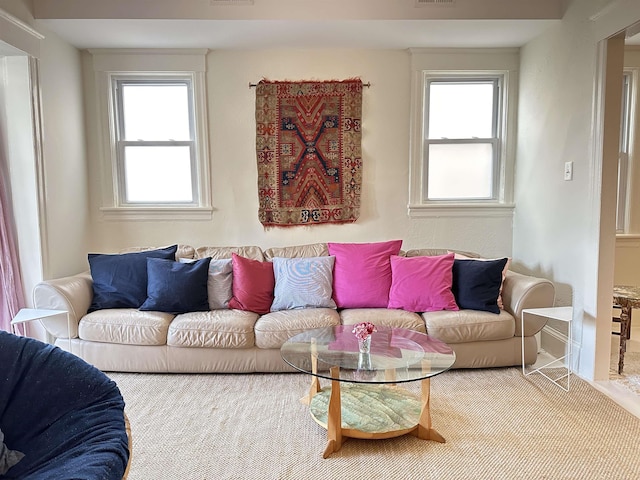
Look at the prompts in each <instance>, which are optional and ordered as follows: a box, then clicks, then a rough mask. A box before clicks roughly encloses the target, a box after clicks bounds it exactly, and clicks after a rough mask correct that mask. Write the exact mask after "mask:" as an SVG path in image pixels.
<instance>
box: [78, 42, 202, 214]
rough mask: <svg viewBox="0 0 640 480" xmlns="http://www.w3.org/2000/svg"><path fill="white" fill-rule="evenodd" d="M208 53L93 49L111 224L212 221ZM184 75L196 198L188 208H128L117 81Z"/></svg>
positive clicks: (104, 199) (105, 199)
mask: <svg viewBox="0 0 640 480" xmlns="http://www.w3.org/2000/svg"><path fill="white" fill-rule="evenodd" d="M207 52H208V50H206V49H184V50H175V49H172V50H164V49H158V50H155V49H154V50H140V49H123V50H111V49H94V50H89V53H91V55H92V60H93V71H94V74H95V84H96V92H97V114H98V118H97V123H98V125H99V132H100V156H101V158H100V169H101V179H102V202H101V208H100V212H101V213H102V216H103V217H104V218H105V219H107V220H210V219H211V218H212V214H213V210H214V209H213V207H212V205H211V188H210V185H211V181H210V173H209V172H210V167H209V165H210V161H209V141H208V140H209V137H208V127H207V98H206V95H207V93H206V54H207ZM127 75H134V76H135V75H139V76H154V75H159V76H162V75H181V76H184V77H187V76H188V77H189V78H190V79H191V82H192V85H193V97H194V98H193V103H194V105H193V107H194V116H195V139H196V151H197V154H196V157H197V160H196V176H197V179H196V182H197V188H196V189H195V191H196V192H197V198H196V201H195V203H193V204H188V205H179V204H169V205H161V204H158V205H136V206H131V205H123V204H122V202H121V201H120V197H121V196H120V193H119V185H118V181H117V178H118V167H117V161H116V157H117V156H116V150H115V148H116V141H115V140H116V125H115V123H114V116H115V115H114V101H113V91H112V88H111V85H112V79H113V78H114V77H118V76H127Z"/></svg>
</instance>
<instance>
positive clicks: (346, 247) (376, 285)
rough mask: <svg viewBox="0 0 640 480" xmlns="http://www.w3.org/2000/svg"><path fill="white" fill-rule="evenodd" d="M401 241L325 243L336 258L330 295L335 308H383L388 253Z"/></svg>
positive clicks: (393, 252)
mask: <svg viewBox="0 0 640 480" xmlns="http://www.w3.org/2000/svg"><path fill="white" fill-rule="evenodd" d="M401 246H402V240H391V241H387V242H376V243H329V244H328V247H329V254H330V255H333V256H335V257H336V260H335V265H334V268H333V298H334V300H335V302H336V305H337V306H338V308H367V307H369V308H387V305H388V304H389V289H390V288H391V260H390V257H391V255H398V254H399V253H400V247H401Z"/></svg>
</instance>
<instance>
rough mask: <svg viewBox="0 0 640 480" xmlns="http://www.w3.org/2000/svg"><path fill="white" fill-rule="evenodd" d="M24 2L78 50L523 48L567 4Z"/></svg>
mask: <svg viewBox="0 0 640 480" xmlns="http://www.w3.org/2000/svg"><path fill="white" fill-rule="evenodd" d="M32 1H33V10H34V12H33V15H34V17H35V19H36V24H35V28H36V29H38V28H39V29H40V30H41V31H42V33H44V34H45V35H46V34H47V33H48V32H49V31H50V32H54V33H55V34H57V35H58V36H60V37H61V38H63V39H64V40H66V41H67V42H69V43H70V44H72V45H74V46H76V47H77V48H80V49H85V48H208V49H225V50H229V49H245V50H246V49H251V50H254V49H278V48H296V49H313V48H329V49H336V48H375V49H406V48H412V47H413V48H421V47H422V48H496V47H521V46H523V45H525V44H526V43H528V42H529V41H531V40H532V39H534V38H535V37H536V36H538V35H540V34H541V33H542V32H544V31H545V30H546V29H548V28H551V27H552V26H553V25H556V24H558V23H559V22H561V19H562V16H563V15H564V12H565V10H566V7H567V3H568V1H569V0H535V1H531V0H153V1H152V2H149V1H148V0H109V1H105V0H32ZM573 1H581V0H573ZM638 30H639V29H635V31H634V33H637V34H636V35H635V36H634V37H633V38H632V39H629V40H628V42H627V43H628V44H637V45H640V31H638Z"/></svg>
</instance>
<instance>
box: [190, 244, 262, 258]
mask: <svg viewBox="0 0 640 480" xmlns="http://www.w3.org/2000/svg"><path fill="white" fill-rule="evenodd" d="M234 253H235V254H236V255H240V256H241V257H244V258H249V259H251V260H259V261H263V260H264V254H263V253H262V249H261V248H260V247H256V246H253V245H248V246H243V247H198V248H196V254H195V257H194V258H206V257H211V258H213V259H214V260H218V259H221V258H231V257H232V255H233V254H234Z"/></svg>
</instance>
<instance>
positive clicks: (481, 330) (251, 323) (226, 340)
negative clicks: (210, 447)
mask: <svg viewBox="0 0 640 480" xmlns="http://www.w3.org/2000/svg"><path fill="white" fill-rule="evenodd" d="M134 250H143V249H142V248H140V249H134ZM129 251H131V250H129ZM232 252H234V253H236V254H238V255H241V256H243V257H247V258H251V259H255V260H270V259H272V258H274V257H276V256H277V257H287V258H294V257H296V258H298V257H312V256H322V255H328V249H327V244H324V243H319V244H312V245H301V246H292V247H284V248H270V249H267V250H264V251H263V250H262V249H261V248H259V247H255V246H245V247H201V248H197V249H195V248H192V247H190V246H186V245H180V246H179V247H178V251H177V253H176V258H185V259H193V258H195V259H198V258H205V257H212V258H214V259H222V258H231V253H232ZM444 253H447V250H443V249H422V250H409V251H406V252H402V254H403V255H406V256H418V255H441V254H444ZM466 255H471V256H473V254H469V253H468V252H466ZM33 295H34V304H35V307H36V308H43V309H61V310H66V311H68V312H69V322H68V323H69V325H70V327H68V324H67V322H65V321H61V320H56V319H48V320H47V319H43V320H41V322H42V324H43V326H44V328H45V329H46V330H47V332H48V333H49V334H50V335H51V336H52V337H54V338H55V344H56V345H58V346H59V347H61V348H63V349H65V350H69V348H71V350H72V352H73V353H74V354H76V355H78V356H80V357H81V358H83V359H85V360H86V361H87V362H89V363H90V364H93V365H94V366H96V367H97V368H99V369H101V370H103V371H122V372H193V373H199V372H203V373H204V372H212V373H213V372H228V373H247V372H286V371H291V370H292V369H291V367H289V366H288V365H287V364H285V363H284V361H283V360H282V359H281V357H280V347H281V346H282V344H283V343H284V342H285V341H286V340H287V339H288V338H290V337H291V336H293V335H295V334H297V333H300V332H303V331H305V330H308V329H312V328H318V327H324V326H332V325H339V324H349V325H350V324H355V323H358V322H361V321H371V322H373V323H375V324H377V325H384V326H395V327H404V328H408V329H412V330H416V331H421V332H426V333H427V334H429V335H431V336H433V337H435V338H438V339H440V340H442V341H444V342H446V343H447V344H449V345H450V346H451V347H452V348H453V350H454V351H455V353H456V362H455V364H454V368H483V367H502V366H512V365H519V364H520V363H521V359H522V357H521V336H522V334H523V333H524V345H525V361H526V363H527V364H531V363H534V362H535V360H536V358H537V342H536V338H535V336H534V335H535V334H536V333H537V332H539V331H540V330H541V329H542V327H543V326H544V321H541V320H540V319H539V318H537V317H531V318H527V319H526V322H525V326H524V332H522V331H521V323H520V317H521V312H522V310H523V309H525V308H537V307H550V306H553V302H554V295H555V291H554V286H553V284H552V283H551V282H550V281H548V280H545V279H541V278H535V277H531V276H525V275H521V274H518V273H515V272H511V271H509V272H508V273H507V275H506V278H505V280H504V284H503V291H502V297H503V302H504V309H503V310H501V311H500V313H499V314H494V313H489V312H482V311H476V310H460V311H437V312H427V313H422V314H418V313H414V312H407V311H404V310H393V309H384V308H361V309H344V310H336V309H330V308H308V309H295V310H283V311H278V312H271V313H267V314H264V315H259V314H257V313H253V312H248V311H240V310H231V309H220V310H210V311H206V312H190V313H184V314H180V315H173V314H169V313H162V312H153V311H151V312H150V311H140V310H138V309H106V310H97V311H94V312H91V313H87V311H88V309H89V306H90V304H91V300H92V295H93V293H92V280H91V275H90V274H89V272H84V273H80V274H77V275H73V276H70V277H65V278H59V279H53V280H48V281H44V282H41V283H39V284H38V285H37V286H36V287H35V289H34V293H33ZM69 338H70V340H69Z"/></svg>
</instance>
